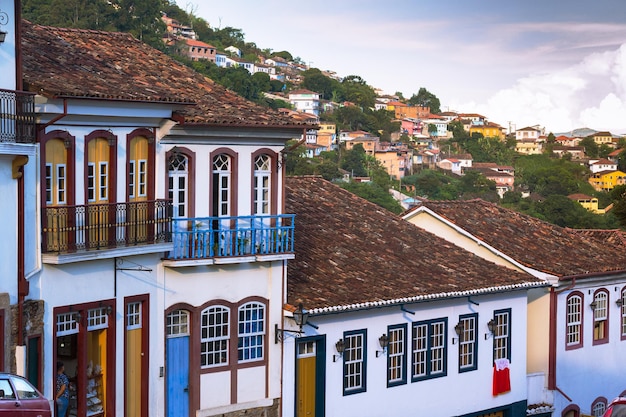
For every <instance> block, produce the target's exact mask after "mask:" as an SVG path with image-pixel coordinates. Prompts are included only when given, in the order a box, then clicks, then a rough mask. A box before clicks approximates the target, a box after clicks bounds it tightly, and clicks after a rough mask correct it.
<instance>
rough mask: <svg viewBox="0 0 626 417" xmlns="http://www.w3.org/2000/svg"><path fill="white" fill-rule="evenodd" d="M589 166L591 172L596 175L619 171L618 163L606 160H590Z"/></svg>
mask: <svg viewBox="0 0 626 417" xmlns="http://www.w3.org/2000/svg"><path fill="white" fill-rule="evenodd" d="M588 164H589V170H590V171H591V172H592V173H594V174H595V173H597V172H601V171H617V162H613V161H611V160H609V159H606V158H600V159H589V161H588Z"/></svg>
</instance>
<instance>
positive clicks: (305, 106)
mask: <svg viewBox="0 0 626 417" xmlns="http://www.w3.org/2000/svg"><path fill="white" fill-rule="evenodd" d="M289 102H290V103H291V105H292V106H293V108H294V109H296V110H297V111H301V112H305V113H311V114H314V115H316V116H319V115H320V94H319V93H315V92H313V91H310V90H306V89H300V90H295V91H290V92H289Z"/></svg>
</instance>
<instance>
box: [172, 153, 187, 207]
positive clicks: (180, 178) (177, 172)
mask: <svg viewBox="0 0 626 417" xmlns="http://www.w3.org/2000/svg"><path fill="white" fill-rule="evenodd" d="M188 166H189V161H188V159H187V157H186V156H185V155H183V154H181V153H175V154H173V155H172V156H171V157H170V159H169V162H168V181H169V185H168V197H169V199H170V200H172V207H173V209H174V217H187V215H188V213H187V200H188V181H189V170H188V169H189V168H188Z"/></svg>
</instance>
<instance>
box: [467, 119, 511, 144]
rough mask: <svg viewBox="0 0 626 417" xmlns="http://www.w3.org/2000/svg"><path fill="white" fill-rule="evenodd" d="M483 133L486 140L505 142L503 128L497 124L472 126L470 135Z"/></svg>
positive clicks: (488, 123)
mask: <svg viewBox="0 0 626 417" xmlns="http://www.w3.org/2000/svg"><path fill="white" fill-rule="evenodd" d="M472 133H481V134H482V135H483V137H485V138H498V139H500V140H504V133H503V132H502V126H500V125H499V124H497V123H492V122H487V123H485V124H484V125H474V124H472V125H470V128H469V134H470V135H471V134H472Z"/></svg>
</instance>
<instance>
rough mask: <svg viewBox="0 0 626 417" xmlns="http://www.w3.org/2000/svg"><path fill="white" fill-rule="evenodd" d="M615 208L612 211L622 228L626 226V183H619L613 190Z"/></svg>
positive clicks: (612, 196)
mask: <svg viewBox="0 0 626 417" xmlns="http://www.w3.org/2000/svg"><path fill="white" fill-rule="evenodd" d="M611 198H612V199H613V210H611V212H612V213H613V215H614V216H615V218H616V219H617V221H618V222H619V224H620V226H621V227H622V228H626V185H618V186H616V187H615V188H613V190H611Z"/></svg>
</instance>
